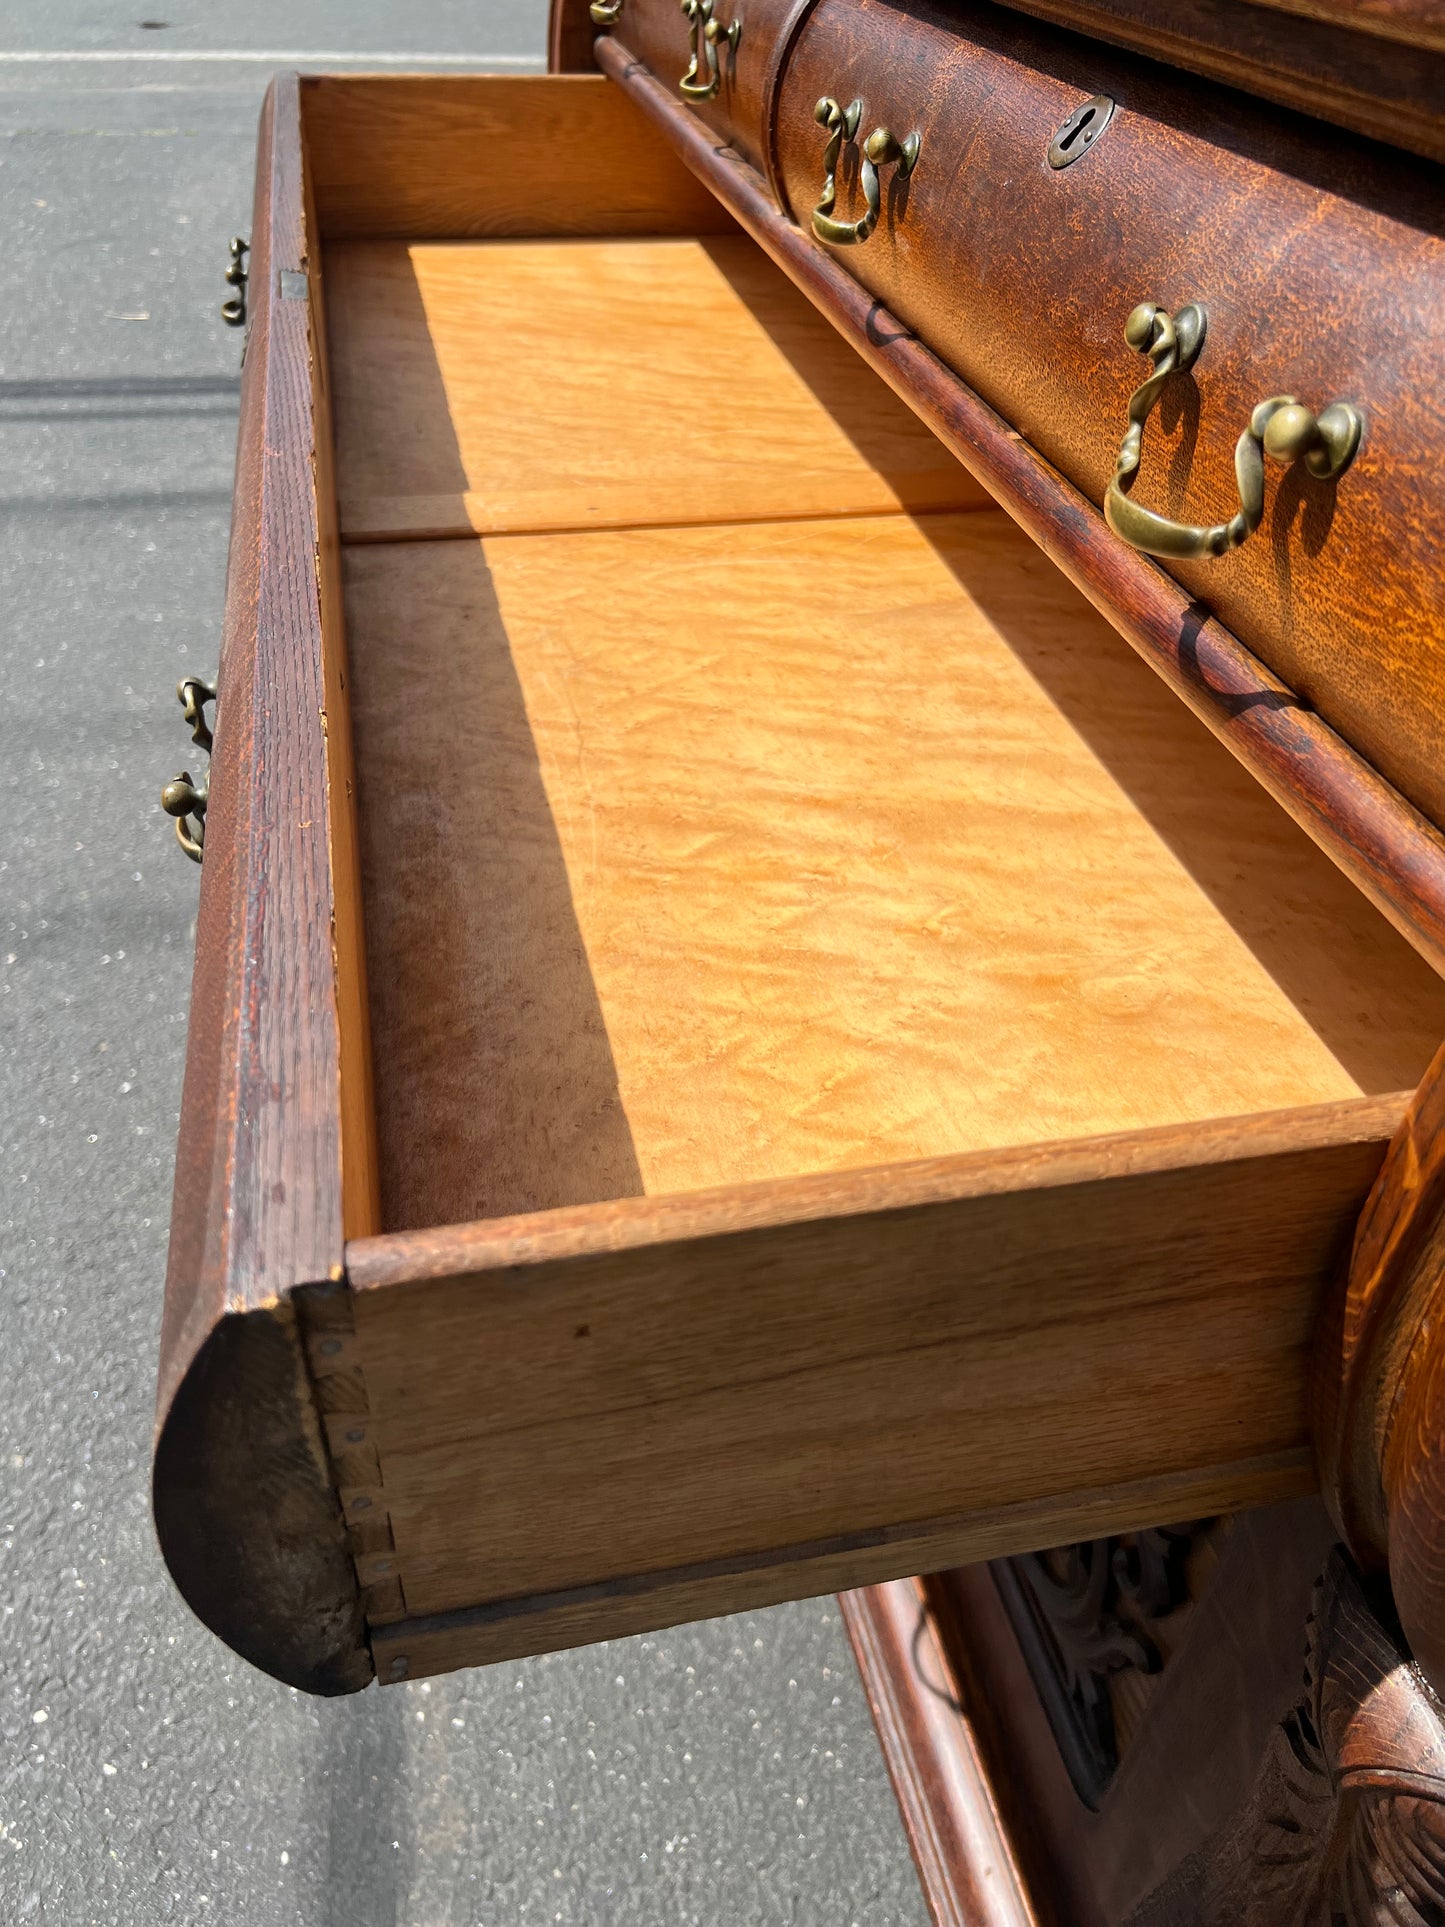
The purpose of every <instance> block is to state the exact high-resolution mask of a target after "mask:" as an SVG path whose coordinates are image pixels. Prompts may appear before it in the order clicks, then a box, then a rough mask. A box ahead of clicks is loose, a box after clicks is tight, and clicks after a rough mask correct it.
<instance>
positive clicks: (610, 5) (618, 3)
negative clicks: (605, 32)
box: [587, 0, 622, 27]
mask: <svg viewBox="0 0 1445 1927" xmlns="http://www.w3.org/2000/svg"><path fill="white" fill-rule="evenodd" d="M621 12H622V0H592V4H591V6H590V7H589V8H588V9H587V17H588V19H589V20H590V21H591V22H592V24H593V26H594V27H615V26H616V25H617V21H618V17H619V15H620V14H621Z"/></svg>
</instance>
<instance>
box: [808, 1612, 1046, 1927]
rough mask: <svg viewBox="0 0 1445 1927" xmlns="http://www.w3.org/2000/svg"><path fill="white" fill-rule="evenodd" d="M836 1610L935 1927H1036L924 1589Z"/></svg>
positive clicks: (1037, 1922) (954, 1675)
mask: <svg viewBox="0 0 1445 1927" xmlns="http://www.w3.org/2000/svg"><path fill="white" fill-rule="evenodd" d="M838 1604H839V1607H840V1608H841V1610H842V1614H843V1624H844V1626H845V1627H846V1628H847V1632H848V1638H849V1641H850V1643H851V1645H852V1647H853V1656H854V1658H855V1659H856V1660H857V1662H858V1671H859V1672H860V1674H861V1675H862V1678H863V1689H864V1691H865V1692H866V1693H867V1695H868V1706H869V1710H870V1711H871V1713H872V1715H873V1724H874V1726H875V1727H876V1728H877V1731H878V1739H879V1743H880V1745H881V1746H882V1748H883V1758H884V1760H885V1761H886V1762H887V1766H888V1774H889V1778H890V1779H891V1780H892V1782H893V1791H894V1795H895V1796H896V1798H897V1801H898V1808H899V1812H900V1813H901V1814H902V1816H903V1824H904V1827H905V1829H906V1830H907V1833H908V1843H909V1846H910V1847H911V1848H912V1849H913V1858H914V1862H915V1864H916V1865H917V1868H918V1878H919V1882H920V1884H921V1886H922V1888H923V1892H924V1897H925V1899H926V1900H927V1902H928V1909H929V1913H930V1915H931V1917H932V1919H933V1921H934V1923H935V1927H1039V1916H1038V1914H1037V1913H1036V1912H1035V1910H1034V1907H1033V1904H1032V1901H1031V1899H1030V1896H1029V1894H1028V1893H1027V1891H1026V1890H1025V1887H1024V1882H1023V1876H1022V1873H1021V1871H1020V1869H1019V1865H1018V1862H1017V1859H1016V1857H1015V1854H1014V1848H1013V1844H1012V1842H1011V1841H1010V1839H1009V1837H1008V1834H1007V1832H1006V1831H1005V1829H1004V1825H1003V1820H1002V1816H1001V1814H1000V1812H999V1809H998V1803H997V1800H996V1797H995V1794H994V1789H993V1787H992V1786H991V1784H990V1782H989V1778H988V1774H987V1771H986V1770H985V1767H984V1764H983V1760H982V1757H981V1755H980V1752H979V1747H978V1742H977V1739H976V1737H975V1734H974V1730H973V1721H972V1718H971V1716H970V1709H969V1707H968V1706H967V1705H966V1704H965V1703H964V1700H963V1697H962V1689H961V1686H960V1682H959V1678H958V1674H957V1672H956V1670H955V1668H954V1667H953V1665H952V1663H951V1661H950V1658H949V1655H948V1652H947V1650H946V1648H945V1646H944V1643H943V1640H942V1638H941V1637H940V1634H939V1629H938V1627H937V1625H936V1624H935V1623H934V1621H933V1619H932V1617H931V1615H930V1613H929V1609H928V1596H927V1593H926V1590H925V1582H923V1581H921V1580H917V1579H897V1580H894V1581H893V1582H892V1584H890V1585H886V1586H870V1587H867V1588H866V1589H864V1590H861V1591H855V1592H845V1593H842V1594H841V1595H840V1596H839V1600H838Z"/></svg>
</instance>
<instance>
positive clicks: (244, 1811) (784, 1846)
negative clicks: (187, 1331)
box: [0, 0, 925, 1927]
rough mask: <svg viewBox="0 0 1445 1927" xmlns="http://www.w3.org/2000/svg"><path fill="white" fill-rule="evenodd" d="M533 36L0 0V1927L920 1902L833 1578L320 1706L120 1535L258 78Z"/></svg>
mask: <svg viewBox="0 0 1445 1927" xmlns="http://www.w3.org/2000/svg"><path fill="white" fill-rule="evenodd" d="M187 16H194V17H187ZM148 21H151V22H158V23H161V24H156V25H146V24H142V23H143V22H148ZM543 33H544V10H543V7H542V5H541V4H540V0H493V3H492V4H479V0H413V4H411V5H409V6H408V7H406V8H404V9H403V8H398V7H394V6H393V7H386V6H382V5H380V4H377V3H376V0H352V4H348V5H347V6H346V7H342V6H340V5H331V6H327V5H324V4H318V3H317V0H252V4H251V5H249V6H248V7H246V8H244V9H243V8H241V7H239V6H236V5H235V4H234V0H225V4H217V0H210V4H209V5H207V6H206V8H205V9H204V12H202V10H201V9H200V7H199V5H198V0H186V5H185V7H184V8H178V7H176V6H175V5H173V4H172V0H134V4H133V5H132V6H131V7H129V8H128V9H122V8H121V7H119V6H118V5H116V4H115V3H114V0H103V3H102V0H91V3H90V4H85V3H84V0H56V4H52V5H48V6H39V5H36V4H34V0H29V4H25V5H21V4H19V3H18V0H9V3H8V4H6V5H3V6H0V207H3V226H0V234H3V237H4V249H3V254H0V274H3V277H4V301H3V304H0V445H3V448H4V460H3V465H0V678H3V680H0V1359H3V1363H4V1384H5V1397H4V1400H3V1405H0V1498H3V1508H0V1512H3V1517H0V1528H3V1530H0V1628H3V1634H0V1747H3V1752H0V1921H3V1922H4V1923H10V1922H26V1923H29V1922H44V1923H55V1927H80V1923H90V1922H95V1923H104V1927H116V1924H117V1923H122V1924H123V1927H151V1923H153V1922H160V1921H185V1922H204V1921H216V1922H227V1923H231V1922H235V1923H238V1924H240V1927H281V1924H282V1923H285V1924H286V1927H292V1924H293V1923H294V1924H296V1927H473V1924H475V1927H482V1923H486V1927H494V1924H497V1927H501V1924H503V1923H505V1924H506V1927H531V1924H532V1923H539V1924H540V1923H544V1922H550V1923H556V1922H563V1923H593V1922H597V1923H613V1922H616V1923H638V1924H639V1927H651V1923H657V1924H658V1927H662V1924H663V1923H666V1924H667V1927H680V1924H681V1923H688V1922H698V1923H707V1927H733V1923H748V1922H761V1923H773V1922H790V1923H817V1924H818V1927H824V1924H826V1927H835V1924H836V1927H848V1923H850V1922H856V1923H859V1927H923V1922H924V1919H925V1915H924V1909H923V1904H922V1900H921V1898H920V1896H919V1893H918V1889H917V1885H916V1881H915V1879H914V1875H913V1870H912V1867H911V1864H910V1862H909V1858H908V1853H907V1848H906V1844H905V1842H904V1838H903V1833H902V1828H901V1825H900V1823H899V1820H898V1817H897V1813H896V1810H895V1808H894V1805H893V1801H892V1797H891V1795H890V1792H889V1788H888V1783H887V1778H886V1775H885V1773H884V1770H883V1765H882V1761H881V1759H880V1756H879V1753H878V1749H877V1745H876V1742H875V1740H874V1737H873V1733H872V1728H871V1726H870V1724H869V1720H868V1714H867V1709H866V1707H865V1705H864V1701H863V1695H862V1691H861V1688H860V1686H859V1683H858V1679H857V1676H856V1674H855V1672H854V1669H853V1664H852V1661H851V1658H850V1657H849V1654H848V1650H847V1645H846V1642H845V1639H844V1636H843V1632H842V1628H841V1625H840V1623H839V1618H838V1613H837V1609H836V1607H835V1606H834V1604H833V1602H832V1601H831V1600H828V1599H820V1600H814V1601H811V1602H806V1603H803V1604H799V1605H795V1606H791V1607H784V1608H781V1609H778V1610H776V1611H773V1612H765V1613H755V1614H749V1615H745V1616H743V1617H741V1618H736V1619H728V1620H718V1621H713V1622H712V1623H710V1624H705V1625H699V1626H692V1627H687V1628H683V1629H681V1630H678V1631H675V1632H668V1633H664V1634H660V1635H657V1636H655V1637H652V1638H647V1639H636V1640H625V1641H621V1642H617V1643H614V1644H612V1645H608V1646H603V1647H594V1648H591V1649H589V1650H587V1651H584V1652H580V1653H567V1654H560V1655H553V1656H549V1657H547V1658H542V1659H538V1660H533V1661H529V1662H527V1663H524V1664H519V1665H508V1666H498V1667H492V1668H489V1669H485V1670H478V1671H474V1672H471V1673H464V1674H457V1675H453V1676H451V1677H449V1678H447V1679H443V1680H437V1681H433V1682H423V1683H419V1684H416V1685H413V1686H408V1687H400V1688H388V1689H386V1690H385V1691H384V1692H383V1691H382V1690H381V1689H379V1688H372V1689H371V1690H370V1691H368V1692H366V1693H365V1694H362V1695H359V1696H357V1697H356V1698H354V1699H350V1700H342V1701H315V1700H308V1699H306V1698H304V1697H303V1696H301V1695H299V1694H296V1693H294V1692H291V1691H289V1690H287V1689H285V1688H283V1687H280V1686H278V1685H276V1684H274V1683H273V1682H272V1681H270V1680H268V1679H265V1678H263V1677H261V1676H260V1675H259V1674H256V1673H254V1672H252V1671H251V1670H250V1669H248V1668H247V1667H246V1666H244V1665H243V1664H241V1662H239V1661H237V1660H235V1659H233V1658H232V1656H231V1655H230V1654H229V1653H228V1652H227V1651H226V1650H225V1649H224V1648H222V1647H221V1646H220V1645H219V1644H218V1643H217V1642H216V1641H215V1640H214V1639H213V1638H212V1637H211V1635H210V1634H208V1633H207V1632H205V1631H204V1630H203V1629H202V1628H201V1627H200V1626H199V1625H198V1624H197V1623H196V1622H195V1621H194V1620H193V1619H192V1618H191V1617H190V1615H189V1613H188V1612H187V1610H186V1608H185V1607H184V1606H183V1605H182V1603H181V1601H180V1600H179V1598H178V1597H177V1596H176V1594H175V1593H174V1591H173V1590H172V1588H171V1585H170V1582H169V1580H168V1578H167V1576H166V1573H165V1571H164V1568H163V1567H162V1564H161V1561H160V1558H159V1555H158V1553H157V1552H156V1549H155V1545H154V1541H153V1538H152V1533H151V1526H150V1519H149V1511H148V1498H147V1489H148V1456H149V1449H150V1433H151V1418H152V1400H153V1387H154V1368H155V1354H156V1339H157V1330H158V1324H159V1317H160V1304H161V1280H162V1276H163V1272H164V1264H165V1242H166V1226H167V1220H168V1216H169V1211H170V1191H171V1173H172V1155H173V1147H174V1136H175V1130H176V1121H177V1102H178V1097H179V1092H180V1081H181V1062H182V1054H183V1048H184V1039H185V1024H186V1003H187V996H188V993H189V987H190V972H191V953H192V945H193V938H194V913H195V902H196V889H197V881H198V876H197V872H196V871H195V869H194V868H193V867H192V866H191V865H190V864H188V863H187V862H186V861H185V860H184V858H183V857H182V856H181V855H180V853H179V852H178V850H177V848H176V846H175V843H174V841H173V839H172V836H171V828H170V824H169V822H168V821H167V819H165V818H164V817H163V816H162V815H161V814H160V811H159V809H158V807H157V802H156V797H157V792H158V789H159V786H160V784H161V783H162V782H163V781H164V780H165V779H166V778H167V777H169V776H171V775H173V774H174V773H175V771H176V770H177V769H178V768H179V767H180V766H181V765H182V764H183V763H184V761H185V758H186V752H187V750H188V748H189V739H188V736H187V733H186V731H185V729H184V726H183V724H182V722H181V717H180V711H179V708H178V706H177V704H176V701H175V697H174V693H173V691H174V686H175V682H176V679H177V677H178V676H180V675H181V674H183V673H185V672H186V671H188V670H199V671H202V672H204V671H206V670H208V669H210V668H212V667H213V666H214V662H215V656H216V647H217V637H218V632H219V622H220V613H221V601H222V588H223V580H224V569H225V552H226V532H227V525H228V516H229V498H230V486H231V469H232V461H233V454H234V440H235V421H236V407H237V362H238V356H239V343H238V339H237V337H236V336H235V335H234V334H233V333H231V332H230V331H229V330H227V329H226V328H225V327H224V326H223V325H222V323H221V321H220V318H219V314H218V307H219V302H220V299H221V297H222V295H223V293H224V290H223V287H222V284H221V273H222V269H223V267H224V265H225V251H226V241H227V238H228V237H229V236H230V235H231V234H232V233H233V232H240V233H245V232H247V231H248V227H249V219H250V183H251V169H252V156H253V143H254V137H255V119H256V112H257V108H258V106H259V101H260V96H261V92H262V89H263V87H264V84H265V79H266V76H267V74H268V73H269V72H270V70H271V69H272V68H273V67H275V66H277V65H280V64H288V63H291V62H299V64H304V65H306V66H310V67H325V66H327V65H342V64H346V65H365V64H385V65H405V64H408V62H409V61H411V62H416V63H420V61H421V60H423V59H439V60H441V61H442V62H444V63H445V62H448V61H451V62H457V63H460V62H463V61H465V62H467V63H468V64H475V65H476V66H477V67H485V66H492V67H497V66H501V67H504V68H508V69H513V70H517V71H525V70H526V69H528V68H533V69H535V68H538V67H540V66H541V65H542V42H543Z"/></svg>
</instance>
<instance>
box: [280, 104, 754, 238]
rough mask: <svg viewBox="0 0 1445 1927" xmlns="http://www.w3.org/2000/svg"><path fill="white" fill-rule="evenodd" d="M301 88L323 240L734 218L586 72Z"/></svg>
mask: <svg viewBox="0 0 1445 1927" xmlns="http://www.w3.org/2000/svg"><path fill="white" fill-rule="evenodd" d="M301 100H302V109H303V112H304V114H305V119H306V139H307V146H308V152H309V154H310V157H311V167H312V176H313V189H314V193H315V197H316V212H317V218H318V220H319V221H320V224H321V238H322V239H335V238H338V237H349V238H352V239H358V238H363V237H364V238H368V239H385V238H392V239H398V240H413V239H416V238H417V237H419V236H425V237H426V238H428V239H430V240H444V239H458V238H465V237H476V236H482V235H497V234H508V235H543V234H554V235H559V234H598V233H602V234H720V233H727V232H728V231H729V229H730V228H731V226H732V223H731V220H730V219H729V217H728V216H727V214H726V213H724V212H723V210H722V209H721V208H720V207H719V206H718V204H717V202H716V200H715V199H714V198H713V197H712V196H711V195H710V194H708V193H707V192H706V191H705V190H704V189H702V188H700V187H699V186H698V184H697V182H696V181H695V180H694V179H693V178H692V177H691V176H690V175H689V174H688V172H687V170H686V169H685V168H683V167H681V166H679V165H678V163H677V161H676V159H675V158H674V157H673V156H672V155H671V154H670V153H669V152H668V150H667V148H666V146H665V144H664V143H663V142H661V141H659V140H658V138H657V136H656V133H655V132H654V131H653V130H652V129H651V128H649V127H648V125H647V123H646V121H645V120H643V119H642V117H641V116H640V115H638V114H637V113H636V111H635V110H634V109H633V108H632V107H631V105H630V104H629V103H628V102H627V101H626V100H625V99H623V98H621V97H620V96H619V94H618V91H617V89H616V88H615V87H609V86H607V84H606V83H605V82H604V81H603V80H602V79H601V78H600V77H599V76H597V75H595V74H591V75H589V74H525V75H506V76H497V75H488V74H427V75H422V76H416V75H409V74H406V75H403V74H398V75H393V76H377V75H354V76H347V75H337V74H319V75H308V76H307V77H305V78H304V79H303V80H302V81H301Z"/></svg>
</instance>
